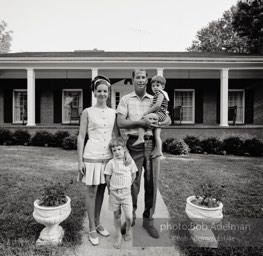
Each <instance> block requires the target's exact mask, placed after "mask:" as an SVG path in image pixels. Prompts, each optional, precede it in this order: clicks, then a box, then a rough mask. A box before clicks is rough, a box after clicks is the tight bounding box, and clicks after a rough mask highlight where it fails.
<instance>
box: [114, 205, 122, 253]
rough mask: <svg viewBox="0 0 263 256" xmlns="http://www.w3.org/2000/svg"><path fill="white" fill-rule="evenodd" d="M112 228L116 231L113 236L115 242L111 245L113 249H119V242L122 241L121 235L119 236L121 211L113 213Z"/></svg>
mask: <svg viewBox="0 0 263 256" xmlns="http://www.w3.org/2000/svg"><path fill="white" fill-rule="evenodd" d="M114 226H115V230H116V234H115V240H114V243H113V247H114V248H116V249H120V248H121V240H122V235H121V210H118V211H115V212H114Z"/></svg>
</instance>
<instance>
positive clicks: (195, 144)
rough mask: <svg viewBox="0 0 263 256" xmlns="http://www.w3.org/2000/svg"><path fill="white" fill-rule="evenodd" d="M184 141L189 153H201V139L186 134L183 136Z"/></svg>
mask: <svg viewBox="0 0 263 256" xmlns="http://www.w3.org/2000/svg"><path fill="white" fill-rule="evenodd" d="M184 142H185V143H186V144H187V145H188V147H189V149H190V153H197V154H201V153H203V149H202V147H201V141H200V140H199V139H198V138H196V137H195V136H186V137H185V138H184Z"/></svg>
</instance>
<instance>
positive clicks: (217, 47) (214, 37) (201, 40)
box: [187, 6, 249, 53]
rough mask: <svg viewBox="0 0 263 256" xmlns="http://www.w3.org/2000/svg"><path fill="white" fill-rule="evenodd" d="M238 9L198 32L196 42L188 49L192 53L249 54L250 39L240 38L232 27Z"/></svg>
mask: <svg viewBox="0 0 263 256" xmlns="http://www.w3.org/2000/svg"><path fill="white" fill-rule="evenodd" d="M235 12H236V7H235V6H232V7H231V8H230V10H228V11H225V12H224V14H223V17H222V18H220V19H218V20H214V21H211V22H210V23H209V24H208V25H207V26H206V27H204V28H202V29H200V30H199V31H197V35H196V40H194V41H193V42H192V45H191V46H190V47H189V48H187V50H188V51H190V52H229V53H247V52H249V45H248V38H246V37H240V36H239V35H238V33H237V32H235V31H234V29H233V26H232V21H233V15H234V13H235Z"/></svg>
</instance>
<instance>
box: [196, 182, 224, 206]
mask: <svg viewBox="0 0 263 256" xmlns="http://www.w3.org/2000/svg"><path fill="white" fill-rule="evenodd" d="M194 193H195V197H196V200H195V201H193V202H192V203H194V204H195V205H198V206H205V207H208V208H214V207H218V206H219V205H220V202H221V199H222V197H223V195H224V186H223V185H219V184H217V183H216V182H214V181H212V180H210V179H206V180H204V181H202V182H201V183H199V184H196V186H195V187H194Z"/></svg>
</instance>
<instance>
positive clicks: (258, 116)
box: [254, 82, 263, 125]
mask: <svg viewBox="0 0 263 256" xmlns="http://www.w3.org/2000/svg"><path fill="white" fill-rule="evenodd" d="M254 124H256V125H262V124H263V82H261V84H259V85H258V86H257V87H256V88H255V94H254Z"/></svg>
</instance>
